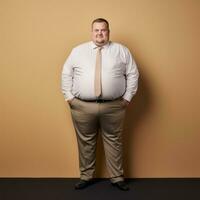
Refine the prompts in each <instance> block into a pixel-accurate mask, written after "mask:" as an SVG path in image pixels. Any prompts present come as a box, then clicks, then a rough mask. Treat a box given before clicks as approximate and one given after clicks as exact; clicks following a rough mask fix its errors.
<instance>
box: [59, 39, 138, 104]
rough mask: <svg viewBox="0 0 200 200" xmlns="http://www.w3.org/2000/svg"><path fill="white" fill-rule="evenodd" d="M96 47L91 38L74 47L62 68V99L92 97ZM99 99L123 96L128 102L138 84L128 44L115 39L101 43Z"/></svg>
mask: <svg viewBox="0 0 200 200" xmlns="http://www.w3.org/2000/svg"><path fill="white" fill-rule="evenodd" d="M96 52H97V46H96V45H95V43H94V42H93V41H90V42H86V43H83V44H80V45H78V46H77V47H75V48H73V49H72V51H71V53H70V55H69V57H68V58H67V60H66V61H65V63H64V66H63V71H62V92H63V94H64V98H65V100H66V101H67V100H71V99H73V98H74V97H77V98H79V99H82V100H95V99H96V96H95V90H94V82H95V80H94V78H95V61H96ZM101 53H102V61H101V62H102V65H101V70H102V71H101V73H102V74H101V77H102V81H101V82H102V95H101V97H100V98H101V99H104V100H114V99H117V98H119V97H123V98H124V99H126V100H127V101H131V99H132V97H133V96H134V94H135V93H136V91H137V87H138V77H139V73H138V69H137V66H136V63H135V61H134V59H133V57H132V55H131V53H130V51H129V49H128V48H127V47H125V46H124V45H122V44H119V43H116V42H111V41H110V42H108V43H107V44H106V45H104V46H103V49H102V50H101Z"/></svg>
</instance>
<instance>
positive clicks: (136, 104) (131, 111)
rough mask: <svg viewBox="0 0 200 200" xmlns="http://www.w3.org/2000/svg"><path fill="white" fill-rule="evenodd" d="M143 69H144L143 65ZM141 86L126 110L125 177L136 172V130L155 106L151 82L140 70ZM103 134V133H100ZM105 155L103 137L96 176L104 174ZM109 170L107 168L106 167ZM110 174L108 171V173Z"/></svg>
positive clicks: (99, 141) (98, 154)
mask: <svg viewBox="0 0 200 200" xmlns="http://www.w3.org/2000/svg"><path fill="white" fill-rule="evenodd" d="M142 69H144V68H143V67H142ZM139 72H140V78H139V86H138V91H137V94H136V96H135V97H134V99H133V101H132V102H131V104H130V105H129V108H128V109H127V111H126V117H125V122H124V133H123V140H124V141H123V144H124V160H125V161H126V162H125V163H124V171H125V177H130V176H131V174H133V172H134V162H133V159H134V157H133V152H131V151H130V150H131V149H132V147H133V146H134V143H135V137H136V135H135V132H136V129H137V127H138V126H139V124H140V123H141V122H142V121H143V120H144V117H145V114H146V113H148V111H149V110H151V108H152V106H153V99H154V98H153V96H152V94H151V88H149V87H150V85H151V84H150V83H148V80H147V78H146V77H145V75H144V73H143V72H142V71H141V70H140V67H139ZM99 136H101V134H99ZM104 168H106V164H105V156H104V148H103V143H102V139H101V137H99V138H98V145H97V161H96V177H102V176H104ZM106 172H107V168H106ZM107 174H108V173H107Z"/></svg>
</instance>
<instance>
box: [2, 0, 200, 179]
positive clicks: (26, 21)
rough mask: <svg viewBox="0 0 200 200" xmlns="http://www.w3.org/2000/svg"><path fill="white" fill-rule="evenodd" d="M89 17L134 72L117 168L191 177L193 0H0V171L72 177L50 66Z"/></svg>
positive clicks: (69, 135) (65, 125)
mask: <svg viewBox="0 0 200 200" xmlns="http://www.w3.org/2000/svg"><path fill="white" fill-rule="evenodd" d="M97 17H104V18H106V19H108V21H109V22H110V27H111V40H113V41H117V42H121V43H123V44H125V45H126V46H127V47H128V48H129V49H130V50H131V51H132V53H133V55H134V57H135V60H136V62H137V64H138V68H139V71H140V75H141V76H140V86H139V90H138V93H137V95H136V96H135V98H134V100H133V101H132V103H131V105H130V108H129V109H128V110H127V116H126V122H125V132H124V135H125V137H124V142H125V169H126V176H127V177H197V176H200V145H199V142H200V121H199V119H200V109H199V102H200V90H199V86H200V78H199V73H200V68H199V67H200V61H199V60H200V59H199V57H200V56H199V52H200V39H199V35H200V28H199V27H200V26H199V19H200V1H199V0H101V1H95V0H84V1H82V0H18V1H15V0H1V1H0V26H1V30H0V46H1V48H0V56H1V59H0V93H1V98H0V176H1V177H78V176H79V170H78V156H77V155H78V154H77V144H76V137H75V132H74V129H73V125H72V121H71V116H70V110H69V107H68V105H67V104H65V102H64V99H63V96H62V93H61V89H60V75H61V70H62V66H63V64H64V61H65V59H66V58H67V56H68V55H69V52H70V51H71V49H72V47H74V46H76V45H77V44H80V43H82V42H85V41H88V40H90V23H91V21H92V20H93V19H94V18H97ZM102 149H103V147H102V145H101V143H100V145H99V147H98V153H97V154H98V159H97V164H98V167H97V176H98V177H105V176H107V171H106V168H105V162H104V156H102V154H103V153H102Z"/></svg>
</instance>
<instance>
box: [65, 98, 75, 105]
mask: <svg viewBox="0 0 200 200" xmlns="http://www.w3.org/2000/svg"><path fill="white" fill-rule="evenodd" d="M74 98H75V97H74ZM74 98H72V99H70V100H68V101H67V103H68V104H71V102H72V101H73V100H74Z"/></svg>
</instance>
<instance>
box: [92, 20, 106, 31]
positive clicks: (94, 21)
mask: <svg viewBox="0 0 200 200" xmlns="http://www.w3.org/2000/svg"><path fill="white" fill-rule="evenodd" d="M96 22H104V23H106V25H107V28H108V30H109V23H108V21H107V20H106V19H104V18H97V19H95V20H93V22H92V27H93V24H94V23H96Z"/></svg>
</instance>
